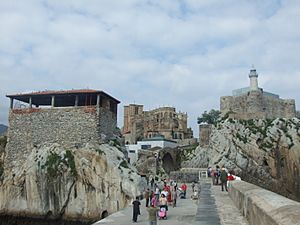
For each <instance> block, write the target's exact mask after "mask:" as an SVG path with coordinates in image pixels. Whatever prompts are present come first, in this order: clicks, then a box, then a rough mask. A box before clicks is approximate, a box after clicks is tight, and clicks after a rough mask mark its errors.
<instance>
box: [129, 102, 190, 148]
mask: <svg viewBox="0 0 300 225" xmlns="http://www.w3.org/2000/svg"><path fill="white" fill-rule="evenodd" d="M123 135H124V136H125V141H126V143H127V144H135V143H136V142H137V141H139V140H142V139H144V138H151V137H154V136H156V135H163V136H164V137H165V138H166V139H171V140H175V141H179V140H184V139H190V138H192V137H193V131H192V129H191V128H188V127H187V114H186V113H181V112H176V109H175V108H173V107H160V108H157V109H154V110H150V111H144V110H143V105H136V104H130V105H128V106H125V107H124V127H123Z"/></svg>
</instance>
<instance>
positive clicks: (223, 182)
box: [220, 167, 228, 191]
mask: <svg viewBox="0 0 300 225" xmlns="http://www.w3.org/2000/svg"><path fill="white" fill-rule="evenodd" d="M227 176H228V175H227V172H226V170H225V168H224V167H222V169H221V175H220V181H221V187H222V191H224V186H225V190H226V191H228V189H227Z"/></svg>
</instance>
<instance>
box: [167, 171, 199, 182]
mask: <svg viewBox="0 0 300 225" xmlns="http://www.w3.org/2000/svg"><path fill="white" fill-rule="evenodd" d="M170 179H172V180H175V181H177V182H180V183H192V182H198V181H199V172H182V171H172V172H171V173H170Z"/></svg>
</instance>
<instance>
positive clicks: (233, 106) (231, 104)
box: [220, 68, 296, 119]
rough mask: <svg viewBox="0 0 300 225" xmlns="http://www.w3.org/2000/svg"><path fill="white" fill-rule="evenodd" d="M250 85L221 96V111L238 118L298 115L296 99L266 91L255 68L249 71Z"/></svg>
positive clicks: (271, 117) (289, 116)
mask: <svg viewBox="0 0 300 225" xmlns="http://www.w3.org/2000/svg"><path fill="white" fill-rule="evenodd" d="M249 78H250V86H249V87H246V88H241V89H237V90H233V95H232V96H224V97H221V100H220V111H221V113H222V115H223V116H224V115H226V114H228V116H229V117H231V118H236V119H267V118H268V119H274V118H292V117H295V116H296V106H295V100H293V99H281V98H279V95H276V94H273V93H269V92H265V91H264V90H263V89H262V88H259V87H258V80H257V78H258V74H257V72H256V70H255V69H254V68H253V69H251V70H250V73H249Z"/></svg>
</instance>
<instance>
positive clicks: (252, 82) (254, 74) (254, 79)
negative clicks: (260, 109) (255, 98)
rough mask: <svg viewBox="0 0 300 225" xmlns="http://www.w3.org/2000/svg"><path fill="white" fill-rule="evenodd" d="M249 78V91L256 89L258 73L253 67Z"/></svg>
mask: <svg viewBox="0 0 300 225" xmlns="http://www.w3.org/2000/svg"><path fill="white" fill-rule="evenodd" d="M249 78H250V91H258V82H257V78H258V74H257V72H256V69H254V67H253V68H252V69H251V70H250V73H249Z"/></svg>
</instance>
